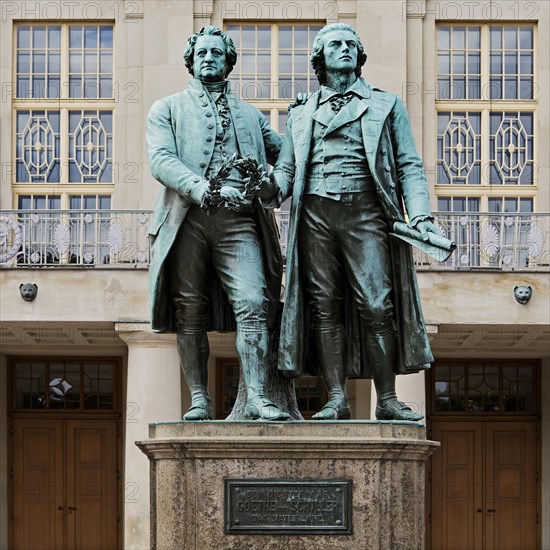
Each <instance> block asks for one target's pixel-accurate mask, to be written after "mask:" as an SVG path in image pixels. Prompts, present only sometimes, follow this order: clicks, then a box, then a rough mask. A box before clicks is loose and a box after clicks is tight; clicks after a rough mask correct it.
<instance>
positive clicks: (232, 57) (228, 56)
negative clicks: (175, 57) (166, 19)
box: [183, 26, 237, 78]
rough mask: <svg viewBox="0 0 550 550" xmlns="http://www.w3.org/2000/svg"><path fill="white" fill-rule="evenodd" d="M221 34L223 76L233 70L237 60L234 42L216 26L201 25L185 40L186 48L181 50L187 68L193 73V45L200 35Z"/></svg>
mask: <svg viewBox="0 0 550 550" xmlns="http://www.w3.org/2000/svg"><path fill="white" fill-rule="evenodd" d="M208 35H210V36H221V38H222V40H223V42H224V44H225V61H226V64H227V73H226V74H225V75H224V78H226V77H227V75H228V74H229V73H230V72H231V71H232V70H233V67H234V66H235V63H236V62H237V50H236V49H235V44H234V43H233V40H232V38H231V37H230V36H229V35H228V34H226V33H225V32H223V31H222V30H221V29H218V27H211V26H208V27H203V28H202V29H201V30H200V31H199V32H196V33H195V34H192V35H191V36H190V37H189V40H188V41H187V48H185V52H183V60H184V61H185V66H186V67H187V70H188V71H189V72H190V73H191V74H192V75H193V76H195V75H194V74H193V61H194V56H195V45H196V43H197V40H198V38H199V37H200V36H208Z"/></svg>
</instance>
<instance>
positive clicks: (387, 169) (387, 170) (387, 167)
mask: <svg viewBox="0 0 550 550" xmlns="http://www.w3.org/2000/svg"><path fill="white" fill-rule="evenodd" d="M384 170H385V171H386V172H391V168H390V167H389V166H388V165H387V164H386V166H384Z"/></svg>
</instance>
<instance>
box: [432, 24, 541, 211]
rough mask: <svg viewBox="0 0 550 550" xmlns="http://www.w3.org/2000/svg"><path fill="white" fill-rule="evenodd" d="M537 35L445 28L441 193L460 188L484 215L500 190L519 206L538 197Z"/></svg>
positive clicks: (508, 28)
mask: <svg viewBox="0 0 550 550" xmlns="http://www.w3.org/2000/svg"><path fill="white" fill-rule="evenodd" d="M535 33H536V28H535V27H534V26H533V25H527V24H525V25H517V24H516V25H497V26H494V25H491V24H480V25H449V24H442V25H439V26H438V27H437V76H436V79H437V101H436V109H437V173H436V192H437V193H438V194H441V195H442V196H445V197H447V196H448V195H449V194H450V193H449V190H448V187H447V188H446V189H445V188H444V186H445V187H446V186H453V193H452V194H453V196H454V197H455V198H457V199H458V198H459V197H463V198H466V197H472V196H474V197H476V198H478V199H479V201H480V204H479V207H480V210H481V211H483V212H486V211H488V210H489V202H488V201H489V198H488V197H489V195H490V194H492V193H491V189H492V186H495V185H499V186H502V188H503V191H502V194H503V195H509V196H510V197H513V198H514V200H516V201H517V200H519V198H520V197H525V198H529V200H532V199H533V197H534V196H535V193H536V185H537V178H536V171H535V166H536V164H535V162H536V157H535V155H536V153H535V140H536V135H535V134H536V132H535V125H536V101H535V69H534V67H535V47H534V44H535ZM439 186H441V187H439ZM493 189H494V188H493ZM465 206H466V205H465ZM465 211H467V210H465Z"/></svg>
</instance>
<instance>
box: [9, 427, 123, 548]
mask: <svg viewBox="0 0 550 550" xmlns="http://www.w3.org/2000/svg"><path fill="white" fill-rule="evenodd" d="M13 427H14V439H13V477H14V483H15V486H14V498H13V546H14V549H15V550H19V549H21V550H23V549H24V550H27V549H29V550H38V549H44V550H60V549H66V550H101V549H105V550H113V549H116V548H117V545H118V543H117V519H118V518H117V495H118V489H117V435H116V420H112V419H105V420H91V419H79V420H65V419H51V420H50V419H34V418H33V419H14V422H13Z"/></svg>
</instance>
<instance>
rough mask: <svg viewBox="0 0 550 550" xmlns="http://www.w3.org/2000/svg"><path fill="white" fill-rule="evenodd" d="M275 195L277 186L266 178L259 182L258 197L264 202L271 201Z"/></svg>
mask: <svg viewBox="0 0 550 550" xmlns="http://www.w3.org/2000/svg"><path fill="white" fill-rule="evenodd" d="M276 194H277V186H276V185H275V184H274V183H273V182H272V181H271V180H270V179H269V178H268V177H266V176H264V177H263V178H262V181H261V182H260V190H259V191H258V196H259V197H260V199H262V200H264V201H268V200H270V199H272V198H273V197H274V196H275V195H276Z"/></svg>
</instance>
